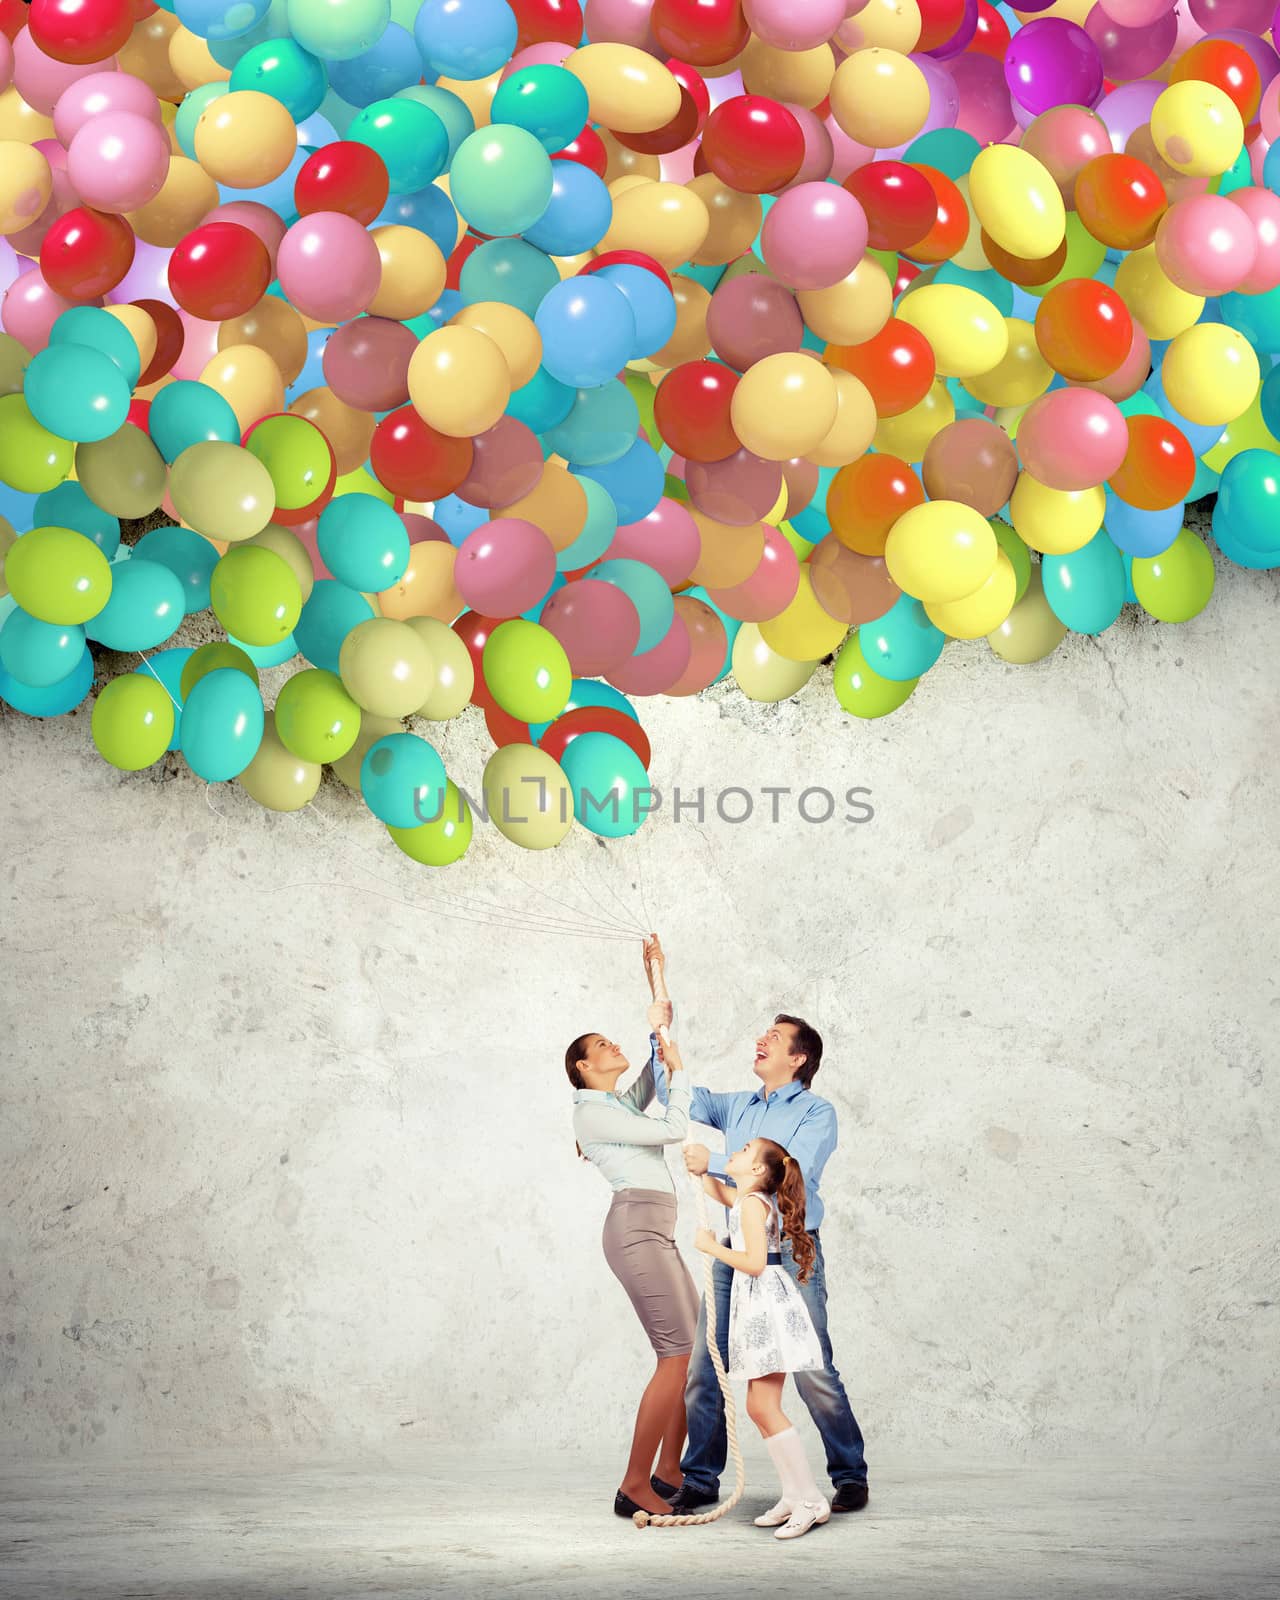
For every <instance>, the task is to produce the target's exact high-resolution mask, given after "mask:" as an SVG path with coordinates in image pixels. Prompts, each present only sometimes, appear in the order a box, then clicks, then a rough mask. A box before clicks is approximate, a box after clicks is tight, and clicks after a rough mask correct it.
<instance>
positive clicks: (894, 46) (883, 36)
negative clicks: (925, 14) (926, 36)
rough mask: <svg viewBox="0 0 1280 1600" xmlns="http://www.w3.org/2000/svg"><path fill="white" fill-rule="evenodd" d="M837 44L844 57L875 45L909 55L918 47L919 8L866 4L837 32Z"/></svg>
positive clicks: (896, 0)
mask: <svg viewBox="0 0 1280 1600" xmlns="http://www.w3.org/2000/svg"><path fill="white" fill-rule="evenodd" d="M836 43H837V44H838V45H839V46H840V48H841V49H842V50H843V51H844V53H845V54H846V55H852V54H853V52H854V51H855V50H865V49H866V48H867V47H868V46H869V45H876V44H878V45H882V46H883V47H884V48H885V49H886V50H901V51H902V53H903V55H908V54H910V52H911V51H912V50H914V49H915V47H916V46H917V45H918V44H919V43H920V7H919V6H918V5H917V4H916V0H866V4H865V5H864V6H863V8H862V10H861V11H859V12H857V13H856V14H855V15H854V16H852V17H847V18H846V19H845V20H844V21H843V22H842V23H841V24H840V26H839V27H838V28H837V29H836Z"/></svg>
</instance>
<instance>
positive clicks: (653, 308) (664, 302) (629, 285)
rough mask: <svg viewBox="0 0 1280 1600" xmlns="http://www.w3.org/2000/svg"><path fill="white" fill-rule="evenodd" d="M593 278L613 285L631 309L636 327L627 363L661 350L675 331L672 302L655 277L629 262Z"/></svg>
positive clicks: (672, 298)
mask: <svg viewBox="0 0 1280 1600" xmlns="http://www.w3.org/2000/svg"><path fill="white" fill-rule="evenodd" d="M596 276H597V277H598V278H603V279H605V281H606V282H607V283H611V284H613V286H614V288H615V289H617V290H618V291H619V293H620V294H621V295H622V296H623V297H624V298H625V300H626V302H627V304H628V305H629V306H630V307H631V315H632V317H633V318H634V319H635V324H636V339H635V344H634V345H633V346H632V349H631V360H633V361H637V360H639V359H641V358H642V357H645V356H651V355H653V354H654V352H655V351H658V350H661V349H662V347H663V345H664V344H666V342H667V340H668V339H670V337H671V335H672V334H673V333H674V332H675V331H676V301H675V296H674V295H673V294H672V293H671V291H670V289H668V288H667V286H666V284H665V283H663V281H662V279H661V278H659V277H658V275H657V273H656V272H650V271H649V270H648V268H647V267H637V266H634V265H633V264H632V263H630V262H619V263H617V264H616V265H615V266H611V267H601V268H600V270H599V272H598V273H596Z"/></svg>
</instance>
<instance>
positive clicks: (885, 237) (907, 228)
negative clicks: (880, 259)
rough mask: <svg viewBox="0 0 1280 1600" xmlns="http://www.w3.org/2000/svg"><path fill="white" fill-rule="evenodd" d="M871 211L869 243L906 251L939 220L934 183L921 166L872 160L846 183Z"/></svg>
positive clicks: (854, 173)
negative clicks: (921, 169)
mask: <svg viewBox="0 0 1280 1600" xmlns="http://www.w3.org/2000/svg"><path fill="white" fill-rule="evenodd" d="M842 187H843V188H845V189H847V190H848V192H849V193H850V194H851V195H852V196H853V198H854V199H855V200H856V201H858V203H859V204H860V205H861V207H862V209H863V210H864V211H865V212H866V214H867V243H868V244H869V245H870V246H871V248H872V249H873V250H906V249H908V248H909V247H910V246H911V245H913V244H919V242H920V240H921V239H923V238H924V236H925V234H926V233H928V231H929V229H930V228H932V227H933V225H934V223H935V222H936V221H937V220H938V199H937V196H936V195H935V194H934V192H933V185H932V184H931V183H930V182H929V180H928V178H926V177H925V175H924V173H923V172H921V171H920V169H919V167H909V166H908V165H907V163H906V162H905V161H871V162H868V164H867V165H866V166H865V167H859V168H858V169H857V171H855V172H851V173H850V174H849V176H848V177H847V178H846V179H845V180H844V183H843V185H842Z"/></svg>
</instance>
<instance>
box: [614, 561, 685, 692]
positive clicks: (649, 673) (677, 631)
mask: <svg viewBox="0 0 1280 1600" xmlns="http://www.w3.org/2000/svg"><path fill="white" fill-rule="evenodd" d="M599 587H603V585H600V586H599ZM692 654H693V644H692V642H691V641H690V638H689V630H688V628H686V627H685V625H684V619H683V617H681V616H680V614H679V613H678V612H677V613H675V614H674V615H673V616H672V618H671V626H670V627H669V628H668V629H667V631H666V633H664V634H663V636H662V638H661V639H660V640H659V641H658V643H657V644H656V645H654V647H653V649H652V650H646V651H645V653H644V654H643V655H641V656H632V657H631V659H630V660H629V661H624V662H623V663H622V665H621V666H618V667H615V668H614V669H613V671H612V672H609V673H606V677H607V678H608V680H609V682H610V683H611V684H612V685H613V686H614V688H615V689H621V690H622V691H623V693H624V694H665V693H666V692H667V690H668V689H670V687H671V685H672V684H673V683H678V682H679V680H680V679H681V678H682V677H683V676H684V673H685V671H686V669H687V668H688V665H689V658H690V656H691V655H692Z"/></svg>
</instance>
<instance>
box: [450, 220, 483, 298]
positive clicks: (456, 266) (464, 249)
mask: <svg viewBox="0 0 1280 1600" xmlns="http://www.w3.org/2000/svg"><path fill="white" fill-rule="evenodd" d="M483 243H484V240H483V239H481V238H480V237H479V235H478V234H474V233H464V234H463V236H462V237H461V239H459V240H458V242H457V244H456V245H454V247H453V249H452V250H451V251H450V252H449V257H448V260H447V261H446V262H445V264H444V267H445V272H444V286H445V288H446V289H456V288H457V287H458V285H459V284H460V283H461V282H462V269H463V267H465V266H466V264H467V257H468V256H469V255H471V253H472V252H473V251H475V250H478V249H479V248H480V246H481V245H482V244H483Z"/></svg>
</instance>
